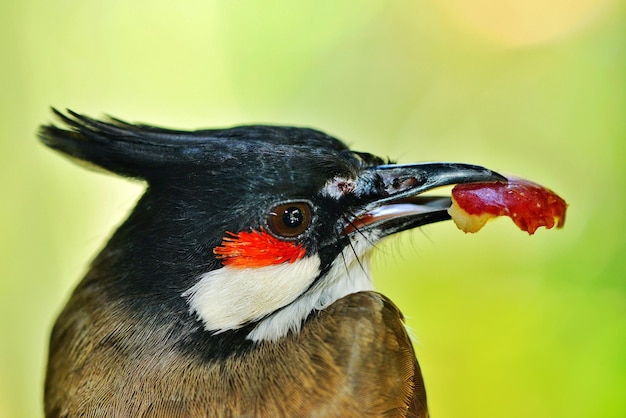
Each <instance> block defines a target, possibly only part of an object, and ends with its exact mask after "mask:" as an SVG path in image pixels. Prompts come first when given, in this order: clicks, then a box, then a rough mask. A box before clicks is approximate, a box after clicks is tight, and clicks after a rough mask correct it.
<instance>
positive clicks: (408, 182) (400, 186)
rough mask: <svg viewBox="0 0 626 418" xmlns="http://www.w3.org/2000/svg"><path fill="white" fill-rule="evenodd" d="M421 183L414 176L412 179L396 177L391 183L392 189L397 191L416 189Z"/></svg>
mask: <svg viewBox="0 0 626 418" xmlns="http://www.w3.org/2000/svg"><path fill="white" fill-rule="evenodd" d="M418 183H419V180H418V179H417V178H415V177H414V176H410V177H396V178H394V179H393V180H392V181H391V188H392V189H393V190H395V191H399V190H404V189H408V188H411V187H415V186H416V185H417V184H418Z"/></svg>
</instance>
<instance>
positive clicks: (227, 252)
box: [213, 230, 306, 268]
mask: <svg viewBox="0 0 626 418" xmlns="http://www.w3.org/2000/svg"><path fill="white" fill-rule="evenodd" d="M213 253H214V254H215V255H216V256H217V258H218V259H220V260H221V261H222V264H224V265H225V266H230V267H234V268H250V267H252V268H254V267H266V266H273V265H276V264H282V263H293V262H295V261H297V260H299V259H301V258H303V257H304V255H305V254H306V251H305V249H304V248H303V247H302V245H300V244H297V243H295V242H292V241H281V240H280V239H278V238H276V237H274V236H273V235H270V234H268V233H267V232H265V231H263V230H261V231H256V230H252V231H242V232H238V233H233V232H226V236H225V237H224V239H223V240H222V245H220V246H219V247H215V248H214V249H213Z"/></svg>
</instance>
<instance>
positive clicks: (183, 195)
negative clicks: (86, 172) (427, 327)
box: [38, 108, 504, 417]
mask: <svg viewBox="0 0 626 418" xmlns="http://www.w3.org/2000/svg"><path fill="white" fill-rule="evenodd" d="M52 112H53V113H54V115H55V118H57V119H58V121H57V122H52V123H49V124H44V125H42V126H41V127H40V130H39V132H38V136H39V139H40V140H41V141H42V142H43V143H44V144H45V145H47V146H48V147H50V148H52V149H53V150H56V151H58V152H60V153H61V154H63V155H65V156H67V157H69V158H70V159H72V160H74V161H76V162H79V163H81V164H87V165H88V166H90V167H92V168H96V169H99V170H104V171H106V172H110V173H114V174H117V175H121V176H124V177H127V178H130V179H136V180H139V181H143V182H145V184H146V187H145V191H144V193H143V195H142V196H141V197H140V198H139V200H138V202H137V203H136V206H135V207H134V209H133V210H132V211H131V213H130V214H129V215H128V217H127V219H126V220H125V221H123V222H122V223H121V225H120V226H119V227H118V228H117V230H116V231H115V232H114V233H113V234H112V236H111V237H110V239H109V240H108V242H107V243H106V244H105V245H104V247H103V249H102V250H101V251H100V253H99V254H98V255H97V256H96V257H95V258H94V260H93V261H92V262H91V264H90V267H89V270H88V272H87V273H86V275H85V276H84V278H83V279H82V280H81V281H80V282H79V284H78V285H77V287H76V288H75V289H74V291H73V293H72V294H71V296H70V297H69V300H68V301H67V303H66V305H65V306H64V308H63V309H62V311H61V313H60V314H59V315H58V318H57V319H56V322H55V324H54V326H53V329H52V332H51V336H50V343H49V355H48V362H47V371H46V377H45V387H44V409H45V416H46V417H95V416H98V417H101V416H115V417H117V416H123V417H239V416H241V417H352V416H354V417H366V416H371V417H379V416H380V417H428V416H429V411H428V406H427V397H426V389H425V385H424V379H423V377H422V372H421V369H420V366H419V363H418V361H417V358H416V355H415V351H414V348H413V345H412V342H411V339H410V338H409V333H408V332H407V329H406V325H405V322H404V317H403V315H402V313H401V311H400V310H399V308H398V307H397V306H396V305H395V304H394V303H393V302H392V301H391V300H390V299H389V298H387V297H386V296H384V295H382V294H380V293H378V292H376V291H375V289H374V287H373V284H372V279H371V274H370V267H369V266H370V258H371V255H372V253H373V252H374V251H375V249H376V247H377V245H378V243H379V242H380V241H381V240H383V239H384V238H386V237H388V236H390V235H395V234H397V233H399V232H402V231H405V230H409V229H413V228H418V227H421V226H423V225H426V224H430V223H434V222H439V221H444V220H447V219H450V216H449V214H448V212H447V209H448V207H449V206H450V197H447V196H432V195H430V194H427V195H422V194H423V193H424V192H426V191H428V190H431V189H433V188H436V187H440V186H446V185H452V184H459V183H472V182H492V181H502V180H503V179H504V178H503V177H502V176H501V175H500V174H498V173H496V172H494V171H492V170H489V169H487V168H484V167H481V166H477V165H472V164H464V163H451V162H432V163H411V164H398V163H394V162H393V161H390V160H386V159H382V158H380V157H377V156H375V155H372V154H370V153H367V152H359V151H353V150H351V149H350V148H349V147H348V146H347V145H346V144H345V143H344V142H342V141H340V140H339V139H336V138H335V137H333V136H330V135H328V134H325V133H323V132H321V131H318V130H315V129H311V128H304V127H290V126H272V125H243V126H235V127H229V128H223V129H200V130H192V131H182V130H174V129H167V128H162V127H157V126H152V125H146V124H136V123H129V122H125V121H123V120H120V119H116V118H113V117H106V118H102V119H95V118H91V117H88V116H85V115H83V114H79V113H76V112H74V111H72V110H69V109H68V110H66V111H65V112H63V111H59V110H56V109H54V108H53V109H52Z"/></svg>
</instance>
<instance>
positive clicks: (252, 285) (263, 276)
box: [182, 256, 320, 332]
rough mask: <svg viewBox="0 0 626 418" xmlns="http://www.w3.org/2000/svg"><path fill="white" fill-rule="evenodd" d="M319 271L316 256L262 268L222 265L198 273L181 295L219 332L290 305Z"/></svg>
mask: <svg viewBox="0 0 626 418" xmlns="http://www.w3.org/2000/svg"><path fill="white" fill-rule="evenodd" d="M319 273H320V259H319V257H318V256H312V257H304V258H302V259H300V260H297V261H295V262H293V263H282V264H278V265H272V266H265V267H255V268H234V267H228V266H225V267H222V268H220V269H217V270H213V271H210V272H208V273H205V274H203V275H202V276H200V280H198V282H197V283H196V284H195V285H193V286H192V287H191V288H189V289H188V290H187V291H185V292H184V293H183V295H182V296H183V297H185V298H186V299H187V301H188V303H189V310H190V312H191V313H192V314H196V315H197V316H198V318H199V319H200V320H201V321H202V322H203V323H204V328H205V329H206V330H207V331H212V332H223V331H227V330H231V329H237V328H240V327H241V326H243V325H244V324H246V323H249V322H251V321H258V320H259V319H261V318H263V317H264V316H267V315H268V314H270V313H272V312H274V311H276V310H278V309H280V308H282V307H284V306H286V305H288V304H290V303H291V302H293V301H294V300H296V298H298V297H299V296H300V295H302V293H303V292H305V291H306V289H307V288H308V287H309V286H310V285H311V283H313V280H314V279H315V278H316V277H317V276H318V275H319Z"/></svg>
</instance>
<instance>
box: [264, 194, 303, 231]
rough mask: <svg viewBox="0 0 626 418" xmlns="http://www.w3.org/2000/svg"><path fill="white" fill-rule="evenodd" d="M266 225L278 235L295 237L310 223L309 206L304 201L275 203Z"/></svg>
mask: <svg viewBox="0 0 626 418" xmlns="http://www.w3.org/2000/svg"><path fill="white" fill-rule="evenodd" d="M267 225H268V226H269V228H270V231H271V232H272V233H273V234H274V235H276V236H278V237H282V238H295V237H297V236H298V235H300V234H302V233H303V232H304V231H306V230H307V228H308V227H309V225H311V206H310V205H309V204H308V203H306V202H287V203H282V204H280V205H277V206H275V207H274V208H272V210H271V211H270V213H269V216H268V219H267Z"/></svg>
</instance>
